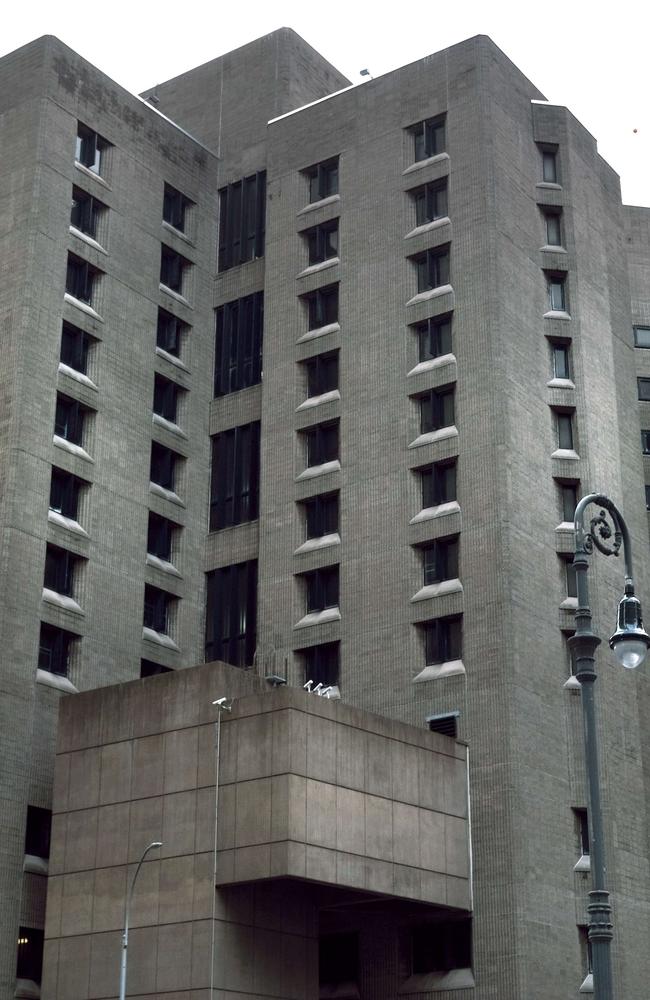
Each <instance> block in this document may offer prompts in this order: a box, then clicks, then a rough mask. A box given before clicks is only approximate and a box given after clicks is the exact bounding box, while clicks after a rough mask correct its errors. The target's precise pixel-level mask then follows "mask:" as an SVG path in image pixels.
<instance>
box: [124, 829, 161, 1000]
mask: <svg viewBox="0 0 650 1000" xmlns="http://www.w3.org/2000/svg"><path fill="white" fill-rule="evenodd" d="M154 847H162V843H161V841H159V840H154V841H153V843H152V844H149V846H148V847H145V849H144V851H143V852H142V857H141V858H140V860H139V861H138V867H137V868H136V870H135V874H134V876H133V879H132V881H131V886H130V888H129V891H128V892H127V894H126V899H125V900H124V930H123V931H122V960H121V962H120V1000H125V997H126V958H127V951H128V947H129V914H130V910H131V900H132V899H133V890H134V889H135V883H136V880H137V878H138V875H139V874H140V868H141V867H142V862H143V861H144V859H145V857H146V856H147V854H148V853H149V851H152V850H153V849H154Z"/></svg>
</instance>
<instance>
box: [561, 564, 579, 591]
mask: <svg viewBox="0 0 650 1000" xmlns="http://www.w3.org/2000/svg"><path fill="white" fill-rule="evenodd" d="M564 569H565V572H566V596H567V597H577V596H578V584H577V581H576V569H575V566H574V565H573V556H569V558H568V559H565V560H564Z"/></svg>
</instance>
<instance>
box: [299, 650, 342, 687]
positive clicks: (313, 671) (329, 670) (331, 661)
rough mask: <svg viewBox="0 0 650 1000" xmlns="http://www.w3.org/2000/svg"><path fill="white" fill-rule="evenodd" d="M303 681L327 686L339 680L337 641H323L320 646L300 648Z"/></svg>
mask: <svg viewBox="0 0 650 1000" xmlns="http://www.w3.org/2000/svg"><path fill="white" fill-rule="evenodd" d="M300 653H301V656H302V659H303V666H304V673H305V683H306V682H307V681H313V682H314V687H316V685H317V684H322V685H323V687H328V686H329V685H330V684H338V682H339V655H340V654H339V643H338V642H324V643H322V645H320V646H310V647H309V648H308V649H302V650H300Z"/></svg>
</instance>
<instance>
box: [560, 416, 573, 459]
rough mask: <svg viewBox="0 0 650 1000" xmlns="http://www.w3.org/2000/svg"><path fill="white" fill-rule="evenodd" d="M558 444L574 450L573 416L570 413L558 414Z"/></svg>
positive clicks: (568, 449)
mask: <svg viewBox="0 0 650 1000" xmlns="http://www.w3.org/2000/svg"><path fill="white" fill-rule="evenodd" d="M557 446H558V448H565V449H566V450H567V451H573V417H572V416H571V414H570V413H558V414H557Z"/></svg>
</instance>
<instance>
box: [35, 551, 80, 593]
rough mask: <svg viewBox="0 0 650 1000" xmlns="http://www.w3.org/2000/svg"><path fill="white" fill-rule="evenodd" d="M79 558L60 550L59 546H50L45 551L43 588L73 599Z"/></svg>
mask: <svg viewBox="0 0 650 1000" xmlns="http://www.w3.org/2000/svg"><path fill="white" fill-rule="evenodd" d="M78 562H79V557H78V556H75V555H73V554H72V552H68V550H67V549H60V548H59V547H58V545H49V544H48V546H47V548H46V550H45V576H44V579H43V586H44V587H45V589H46V590H54V591H56V593H57V594H63V595H64V596H66V597H71V596H72V592H73V590H74V575H75V566H76V564H77V563H78Z"/></svg>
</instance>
